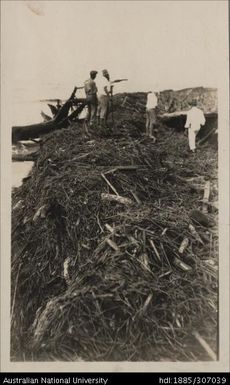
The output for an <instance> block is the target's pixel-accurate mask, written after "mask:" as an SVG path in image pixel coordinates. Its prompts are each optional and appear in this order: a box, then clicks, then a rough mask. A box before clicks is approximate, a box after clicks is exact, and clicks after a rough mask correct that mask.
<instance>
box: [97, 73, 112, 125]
mask: <svg viewBox="0 0 230 385" xmlns="http://www.w3.org/2000/svg"><path fill="white" fill-rule="evenodd" d="M102 75H103V77H102V79H101V80H100V81H99V82H98V109H97V119H98V123H99V124H100V126H101V127H103V128H106V125H107V119H108V114H109V101H110V97H111V95H112V87H113V86H112V85H111V82H110V76H109V73H108V71H107V70H103V71H102Z"/></svg>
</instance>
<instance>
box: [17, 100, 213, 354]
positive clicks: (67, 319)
mask: <svg viewBox="0 0 230 385" xmlns="http://www.w3.org/2000/svg"><path fill="white" fill-rule="evenodd" d="M114 99H115V100H114V117H113V118H114V123H115V126H114V133H113V134H112V135H111V136H109V135H107V137H106V136H104V135H100V134H99V133H95V134H94V135H92V137H91V138H90V140H89V138H87V137H86V135H85V132H84V130H83V128H82V127H81V125H80V123H76V124H75V126H72V127H69V128H66V129H62V130H59V131H56V132H54V133H51V134H48V135H46V136H45V137H44V139H43V141H42V146H41V149H40V155H39V157H38V159H37V161H36V162H35V164H34V167H33V169H32V171H31V174H30V175H29V177H28V178H26V179H25V180H24V183H23V185H22V186H21V187H19V188H17V189H15V190H14V191H13V197H12V198H13V199H12V202H13V207H12V210H13V214H12V291H11V292H12V302H11V359H12V360H16V361H17V360H86V361H110V360H111V361H121V360H126V361H142V360H144V361H148V360H150V361H160V360H168V361H174V360H180V361H192V360H195V361H196V360H210V359H215V358H216V352H217V336H216V333H217V284H218V281H217V258H218V238H217V229H216V224H215V217H216V213H217V208H216V206H215V202H216V200H217V185H216V184H217V174H216V169H217V153H216V151H215V149H213V148H211V147H210V146H203V147H202V151H199V152H198V154H196V155H191V154H190V153H189V152H188V149H187V138H186V137H185V136H184V135H183V134H181V133H175V132H173V131H172V132H171V133H170V135H169V130H168V129H165V130H164V129H163V128H162V129H161V132H159V133H158V141H157V143H156V144H153V143H152V142H151V141H150V140H149V139H146V138H145V137H143V136H142V135H140V131H141V128H140V127H142V126H143V120H142V121H141V119H140V118H139V119H140V125H142V126H140V127H138V124H139V123H137V122H138V120H137V119H136V115H135V114H137V111H132V110H130V112H129V113H127V110H126V111H123V110H122V108H121V109H120V111H119V110H118V109H117V108H116V98H114ZM138 100H140V98H138ZM140 107H141V106H140ZM139 116H140V115H139ZM119 128H120V129H121V131H122V135H118V134H117V136H116V133H117V132H118V131H119ZM116 130H117V131H116ZM138 130H139V131H138ZM138 132H139V133H138Z"/></svg>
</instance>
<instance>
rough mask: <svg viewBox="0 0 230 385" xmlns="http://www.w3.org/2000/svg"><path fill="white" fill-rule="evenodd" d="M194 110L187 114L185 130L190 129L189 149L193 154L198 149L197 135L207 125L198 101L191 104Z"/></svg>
mask: <svg viewBox="0 0 230 385" xmlns="http://www.w3.org/2000/svg"><path fill="white" fill-rule="evenodd" d="M191 105H192V108H191V110H189V111H188V112H187V119H186V123H185V128H188V142H189V148H190V150H191V151H192V152H195V149H196V135H197V133H198V132H199V130H200V128H201V126H203V125H204V124H205V116H204V113H203V111H202V110H201V109H199V108H197V101H196V100H193V101H192V102H191Z"/></svg>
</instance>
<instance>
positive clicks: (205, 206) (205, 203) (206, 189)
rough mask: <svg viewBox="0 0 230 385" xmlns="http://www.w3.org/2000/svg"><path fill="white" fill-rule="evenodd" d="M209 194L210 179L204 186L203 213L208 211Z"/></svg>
mask: <svg viewBox="0 0 230 385" xmlns="http://www.w3.org/2000/svg"><path fill="white" fill-rule="evenodd" d="M209 195H210V181H207V182H206V183H205V187H204V196H203V207H202V211H203V213H207V212H208V201H209Z"/></svg>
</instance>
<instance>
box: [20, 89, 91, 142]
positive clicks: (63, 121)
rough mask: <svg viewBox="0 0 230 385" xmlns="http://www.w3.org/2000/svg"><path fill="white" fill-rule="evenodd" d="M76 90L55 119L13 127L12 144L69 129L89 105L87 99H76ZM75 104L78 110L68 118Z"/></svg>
mask: <svg viewBox="0 0 230 385" xmlns="http://www.w3.org/2000/svg"><path fill="white" fill-rule="evenodd" d="M76 90H77V89H76V87H75V88H74V90H73V92H72V94H71V96H70V98H69V99H68V100H67V101H66V102H65V103H64V104H63V106H62V107H61V108H60V110H59V111H58V113H57V115H56V116H55V118H53V119H52V120H49V121H48V122H42V123H36V124H30V125H26V126H13V127H12V143H16V142H18V141H19V140H31V139H33V138H38V137H39V136H41V135H44V134H48V133H49V132H51V131H54V130H59V129H61V128H65V127H68V125H69V123H70V121H72V120H73V119H75V118H76V117H77V116H78V115H79V114H80V112H81V111H82V110H83V109H84V107H85V106H86V104H87V103H86V100H85V99H74V97H75V93H76ZM73 104H74V105H76V106H77V108H76V110H75V111H74V112H72V113H71V114H70V115H69V116H68V113H69V110H70V107H71V106H72V105H73Z"/></svg>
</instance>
